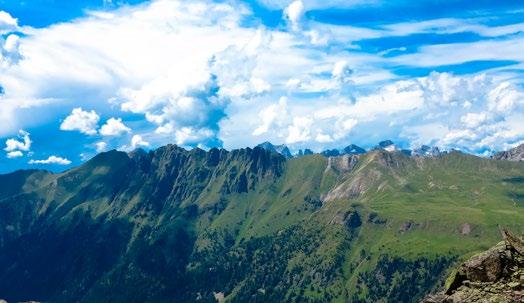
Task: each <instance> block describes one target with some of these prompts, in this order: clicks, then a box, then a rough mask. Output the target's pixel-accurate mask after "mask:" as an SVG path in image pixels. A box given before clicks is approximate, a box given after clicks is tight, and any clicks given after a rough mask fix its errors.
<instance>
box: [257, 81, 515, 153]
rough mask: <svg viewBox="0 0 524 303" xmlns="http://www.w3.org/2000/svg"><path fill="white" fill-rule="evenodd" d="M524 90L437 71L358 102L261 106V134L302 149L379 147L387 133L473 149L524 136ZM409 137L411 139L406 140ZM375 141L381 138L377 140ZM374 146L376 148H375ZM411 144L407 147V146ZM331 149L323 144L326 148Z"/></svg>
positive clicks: (497, 147) (418, 141)
mask: <svg viewBox="0 0 524 303" xmlns="http://www.w3.org/2000/svg"><path fill="white" fill-rule="evenodd" d="M523 107H524V98H523V97H522V90H521V89H520V88H518V87H517V86H515V85H511V84H508V83H507V82H506V81H497V80H496V79H494V78H492V77H489V76H486V75H483V74H481V75H473V76H455V75H452V74H449V73H432V74H430V75H429V76H427V77H421V78H415V79H411V80H401V81H397V82H393V83H391V84H388V85H385V86H384V87H382V88H381V89H380V90H378V91H374V92H371V93H369V94H360V95H357V96H355V98H354V100H353V99H347V98H344V97H338V96H330V97H328V99H326V100H322V99H319V100H316V101H315V102H311V101H310V102H309V103H303V102H296V100H287V101H286V103H282V104H270V105H267V106H266V107H264V108H262V109H259V118H260V120H259V122H260V124H258V125H257V126H256V127H255V128H254V132H253V134H257V135H264V136H265V139H268V140H275V141H277V142H278V141H279V140H280V138H286V142H287V143H289V144H298V145H299V146H308V144H309V146H318V145H315V142H313V141H316V142H317V143H318V144H320V146H326V145H327V146H334V147H340V146H343V145H344V144H347V141H348V140H351V141H352V142H364V144H366V142H367V144H369V145H371V146H373V145H374V144H375V143H376V142H377V141H379V140H383V139H386V138H389V139H392V140H394V141H400V142H406V141H408V142H411V143H412V144H413V146H412V147H416V146H417V145H418V146H419V145H421V144H432V145H437V146H440V147H444V148H448V149H449V148H459V149H463V150H469V151H473V152H483V151H484V150H486V149H489V150H500V149H503V148H505V147H506V146H507V144H508V143H510V144H512V143H513V142H519V141H521V140H523V139H524V126H523V125H522V123H520V125H519V124H518V123H517V121H518V120H519V119H522V118H523V117H522V115H523V114H522V110H523ZM406 139H407V140H406ZM372 140H375V141H372ZM369 145H368V146H369ZM406 147H407V146H406ZM321 148H323V147H321Z"/></svg>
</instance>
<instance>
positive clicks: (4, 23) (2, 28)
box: [0, 11, 18, 35]
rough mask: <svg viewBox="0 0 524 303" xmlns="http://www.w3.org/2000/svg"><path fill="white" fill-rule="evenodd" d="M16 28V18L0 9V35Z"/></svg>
mask: <svg viewBox="0 0 524 303" xmlns="http://www.w3.org/2000/svg"><path fill="white" fill-rule="evenodd" d="M16 30H18V20H17V19H15V18H13V17H12V16H11V15H10V14H9V13H7V12H5V11H0V35H4V34H6V33H10V32H14V31H16Z"/></svg>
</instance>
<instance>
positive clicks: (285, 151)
mask: <svg viewBox="0 0 524 303" xmlns="http://www.w3.org/2000/svg"><path fill="white" fill-rule="evenodd" d="M257 147H260V148H263V149H265V150H268V151H271V152H275V153H279V154H281V155H282V156H284V157H285V158H286V159H289V158H293V155H292V154H291V151H290V150H289V148H288V147H287V146H286V145H284V144H281V145H274V144H273V143H271V142H269V141H265V142H262V143H260V144H258V145H257Z"/></svg>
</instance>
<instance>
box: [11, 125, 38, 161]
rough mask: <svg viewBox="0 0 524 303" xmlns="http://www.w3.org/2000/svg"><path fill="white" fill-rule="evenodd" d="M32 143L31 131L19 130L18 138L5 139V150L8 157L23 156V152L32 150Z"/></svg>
mask: <svg viewBox="0 0 524 303" xmlns="http://www.w3.org/2000/svg"><path fill="white" fill-rule="evenodd" d="M32 143H33V142H32V141H31V138H30V137H29V133H28V132H26V131H24V130H19V131H18V138H10V139H7V140H6V141H5V148H4V150H5V151H6V152H7V158H9V159H12V158H17V157H21V156H23V152H29V151H30V150H31V144H32Z"/></svg>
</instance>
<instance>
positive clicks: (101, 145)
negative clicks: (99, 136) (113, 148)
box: [95, 141, 107, 153]
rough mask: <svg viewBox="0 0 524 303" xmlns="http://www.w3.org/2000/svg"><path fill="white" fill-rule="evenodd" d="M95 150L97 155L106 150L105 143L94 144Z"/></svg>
mask: <svg viewBox="0 0 524 303" xmlns="http://www.w3.org/2000/svg"><path fill="white" fill-rule="evenodd" d="M95 148H96V152H97V153H101V152H103V151H105V150H106V149H107V143H106V142H104V141H100V142H97V143H95Z"/></svg>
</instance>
